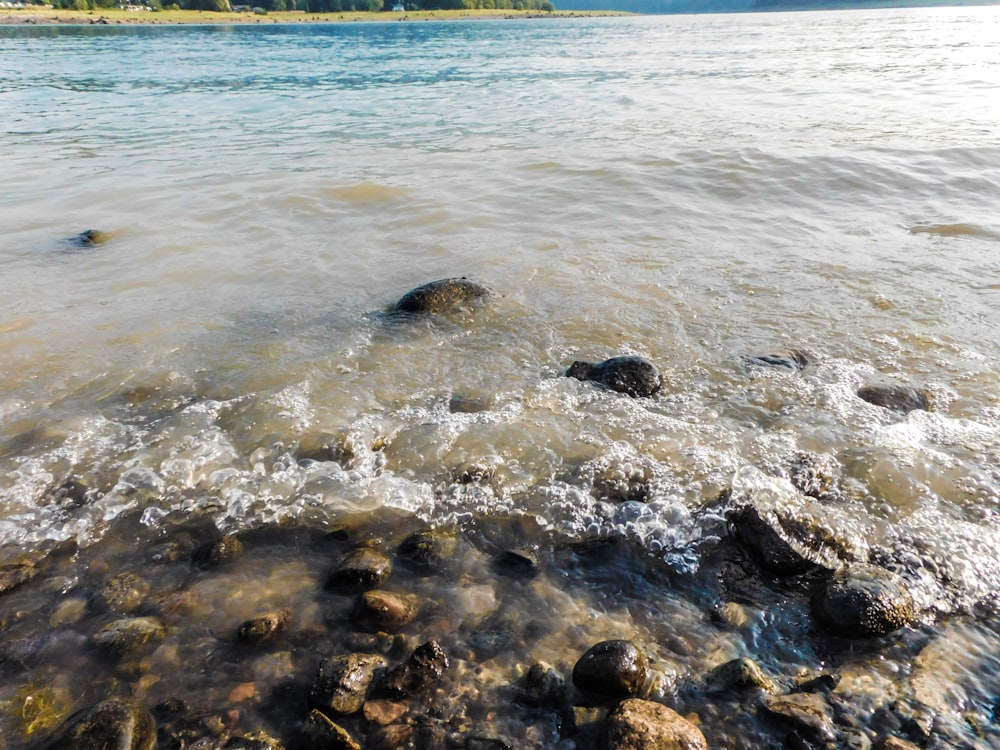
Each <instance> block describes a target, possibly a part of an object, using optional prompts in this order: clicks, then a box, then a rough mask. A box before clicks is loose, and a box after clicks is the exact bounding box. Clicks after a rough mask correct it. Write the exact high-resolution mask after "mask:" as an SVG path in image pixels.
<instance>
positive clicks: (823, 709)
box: [764, 693, 837, 742]
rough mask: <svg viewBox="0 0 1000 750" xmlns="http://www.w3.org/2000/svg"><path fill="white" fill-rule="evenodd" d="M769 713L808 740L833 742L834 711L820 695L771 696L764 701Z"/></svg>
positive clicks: (834, 737) (834, 736)
mask: <svg viewBox="0 0 1000 750" xmlns="http://www.w3.org/2000/svg"><path fill="white" fill-rule="evenodd" d="M764 707H765V708H766V709H767V711H768V712H769V713H770V714H771V715H772V716H775V717H776V718H778V719H781V720H782V721H783V722H784V723H785V724H787V725H789V726H791V727H793V728H794V729H796V730H798V731H800V732H802V733H803V734H804V735H806V736H807V737H808V738H810V739H813V740H818V741H821V742H833V741H834V740H835V739H836V736H837V735H836V732H835V731H834V728H833V710H832V709H831V708H830V704H829V703H827V702H826V698H824V697H823V695H821V694H819V693H789V694H788V695H771V696H768V697H767V698H766V699H765V701H764Z"/></svg>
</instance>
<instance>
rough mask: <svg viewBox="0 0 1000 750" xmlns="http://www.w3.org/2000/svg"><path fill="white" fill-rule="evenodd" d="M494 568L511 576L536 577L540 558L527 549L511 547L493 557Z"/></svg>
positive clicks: (502, 573)
mask: <svg viewBox="0 0 1000 750" xmlns="http://www.w3.org/2000/svg"><path fill="white" fill-rule="evenodd" d="M493 570H495V571H496V572H497V573H500V574H501V575H505V576H510V577H511V578H534V577H535V576H536V575H538V558H537V557H535V555H534V554H532V553H531V552H529V551H527V550H514V549H509V550H506V551H504V552H501V553H500V554H499V555H497V556H496V557H494V558H493Z"/></svg>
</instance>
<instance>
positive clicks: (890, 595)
mask: <svg viewBox="0 0 1000 750" xmlns="http://www.w3.org/2000/svg"><path fill="white" fill-rule="evenodd" d="M813 611H814V613H815V615H816V618H817V620H818V621H819V622H820V624H821V625H823V626H824V627H825V628H827V629H828V630H830V631H832V632H834V633H837V634H838V635H843V636H846V637H848V638H868V637H874V636H882V635H886V634H888V633H891V632H893V631H894V630H898V629H899V628H901V627H904V626H905V625H908V624H910V623H911V622H912V621H913V618H914V617H915V616H916V611H915V608H914V602H913V598H912V597H911V596H910V593H909V590H908V589H907V586H906V582H905V581H904V580H903V579H902V578H900V577H899V576H897V575H896V574H894V573H891V572H889V571H888V570H885V569H884V568H879V567H876V566H874V565H853V566H851V567H850V568H848V569H846V570H844V571H841V572H838V573H837V574H836V575H834V576H833V578H831V579H830V581H829V582H828V583H827V585H826V587H825V589H824V590H823V591H821V592H820V594H819V596H817V597H816V599H815V601H814V602H813Z"/></svg>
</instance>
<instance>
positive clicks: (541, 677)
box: [517, 662, 569, 708]
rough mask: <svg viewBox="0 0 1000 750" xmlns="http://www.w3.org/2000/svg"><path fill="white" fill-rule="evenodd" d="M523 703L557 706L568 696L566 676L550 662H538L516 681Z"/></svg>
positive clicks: (562, 703)
mask: <svg viewBox="0 0 1000 750" xmlns="http://www.w3.org/2000/svg"><path fill="white" fill-rule="evenodd" d="M517 687H518V690H519V696H520V698H521V700H522V702H523V703H527V704H528V705H531V706H540V707H543V708H559V707H561V706H563V705H565V703H566V700H567V698H568V696H569V689H568V688H567V686H566V678H565V677H564V676H563V673H562V672H560V671H559V670H558V669H556V668H555V667H553V666H552V665H550V664H546V663H545V662H538V663H537V664H532V665H531V669H529V670H528V673H527V674H526V675H524V677H523V678H521V680H520V681H519V682H518V683H517Z"/></svg>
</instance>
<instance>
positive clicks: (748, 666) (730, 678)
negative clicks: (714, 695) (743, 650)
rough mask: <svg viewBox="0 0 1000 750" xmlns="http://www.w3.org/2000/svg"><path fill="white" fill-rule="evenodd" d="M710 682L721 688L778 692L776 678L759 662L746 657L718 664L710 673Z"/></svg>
mask: <svg viewBox="0 0 1000 750" xmlns="http://www.w3.org/2000/svg"><path fill="white" fill-rule="evenodd" d="M708 683H709V684H710V685H712V686H713V687H715V688H718V689H720V690H748V689H757V690H763V691H764V692H765V693H776V692H778V686H777V685H776V684H775V682H774V680H772V679H771V678H770V677H768V676H767V675H766V674H765V673H764V670H763V669H761V668H760V665H759V664H757V662H755V661H754V660H753V659H748V658H746V657H742V658H739V659H733V660H732V661H727V662H726V663H725V664H720V665H719V666H717V667H716V668H715V669H713V670H712V671H711V672H710V673H709V675H708Z"/></svg>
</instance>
